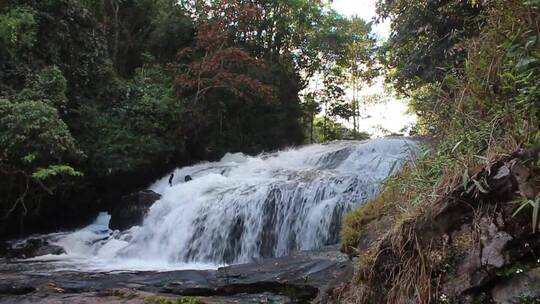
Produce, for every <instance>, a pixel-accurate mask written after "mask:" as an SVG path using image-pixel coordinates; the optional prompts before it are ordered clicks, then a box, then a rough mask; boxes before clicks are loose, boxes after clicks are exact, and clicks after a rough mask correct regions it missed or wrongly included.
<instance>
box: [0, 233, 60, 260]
mask: <svg viewBox="0 0 540 304" xmlns="http://www.w3.org/2000/svg"><path fill="white" fill-rule="evenodd" d="M64 253H66V252H65V251H64V249H63V248H62V247H60V246H57V245H53V244H50V243H49V242H48V241H47V240H45V239H42V238H31V239H27V240H25V241H22V242H15V243H11V244H6V245H4V248H2V252H1V255H2V256H3V257H5V258H8V259H28V258H33V257H37V256H42V255H47V254H53V255H59V254H64Z"/></svg>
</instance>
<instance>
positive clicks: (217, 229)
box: [53, 138, 418, 268]
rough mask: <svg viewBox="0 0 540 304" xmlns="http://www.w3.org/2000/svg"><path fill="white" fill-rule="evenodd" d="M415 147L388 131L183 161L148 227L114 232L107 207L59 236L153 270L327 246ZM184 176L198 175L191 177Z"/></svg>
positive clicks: (117, 261)
mask: <svg viewBox="0 0 540 304" xmlns="http://www.w3.org/2000/svg"><path fill="white" fill-rule="evenodd" d="M417 145H418V144H417V142H415V141H413V140H409V139H404V138H384V139H374V140H368V141H336V142H332V143H328V144H317V145H310V146H305V147H301V148H297V149H289V150H285V151H280V152H275V153H269V154H261V155H259V156H246V155H244V154H241V153H234V154H227V155H225V156H224V157H223V158H222V159H221V160H220V161H218V162H206V163H200V164H197V165H194V166H190V167H184V168H179V169H176V170H175V171H174V174H175V180H174V181H173V185H172V186H169V183H168V179H169V176H168V175H167V176H165V177H163V178H162V179H160V180H158V181H156V182H155V183H154V184H153V185H151V186H150V189H151V190H153V191H155V192H158V193H160V194H161V195H162V197H161V199H160V200H159V201H157V202H156V203H154V205H153V206H152V207H151V208H150V210H149V212H148V214H147V216H146V217H145V219H144V222H143V224H142V225H141V226H135V227H133V228H131V229H129V230H127V231H124V232H119V231H111V230H109V229H108V227H107V226H106V223H107V222H108V220H109V217H108V215H105V214H102V215H101V216H100V217H99V218H98V220H96V223H94V224H93V225H90V226H89V227H86V228H84V229H82V230H80V231H76V232H73V233H67V234H56V235H55V237H54V239H53V242H54V243H56V244H59V245H61V246H63V247H64V249H65V250H66V251H67V254H68V256H77V257H83V258H85V259H87V260H92V261H94V262H95V263H98V264H99V265H100V266H96V267H98V268H99V267H103V266H104V265H106V264H114V265H115V267H122V266H119V265H121V264H122V262H126V261H137V262H136V263H139V264H140V263H143V264H144V265H147V264H148V265H153V266H149V268H156V267H157V268H159V267H165V268H166V266H163V265H193V264H200V265H208V264H210V265H219V264H230V263H242V262H249V261H253V260H257V259H259V258H265V257H277V256H284V255H287V254H289V253H290V252H292V251H296V250H312V249H317V248H321V247H324V246H326V245H331V244H336V243H338V242H339V229H340V224H341V220H342V217H343V215H344V213H346V212H347V211H348V210H350V209H352V208H355V207H358V206H359V205H361V204H362V203H363V202H365V201H366V200H368V199H369V198H371V197H373V196H374V195H375V194H376V192H377V191H378V190H379V188H380V186H381V182H382V181H383V180H384V179H385V178H386V177H388V176H389V175H391V174H393V173H394V172H396V170H398V169H399V168H400V167H401V166H402V165H403V164H404V163H405V162H406V161H408V160H410V159H411V157H412V154H413V153H414V151H416V149H417ZM185 175H190V176H191V177H192V178H193V180H192V181H189V182H184V176H185ZM130 265H133V264H130ZM155 265H161V266H155ZM126 267H128V268H129V267H131V268H133V266H126Z"/></svg>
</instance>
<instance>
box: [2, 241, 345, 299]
mask: <svg viewBox="0 0 540 304" xmlns="http://www.w3.org/2000/svg"><path fill="white" fill-rule="evenodd" d="M351 277H352V265H351V261H350V260H349V259H348V258H347V257H346V256H345V255H343V254H341V253H339V252H338V251H337V250H336V249H335V248H329V249H326V250H323V251H319V252H299V253H296V254H293V255H291V256H287V257H282V258H273V259H265V260H263V261H260V262H257V263H250V264H242V265H233V266H228V267H222V268H219V269H218V270H178V271H169V272H122V273H103V272H101V273H82V272H73V271H61V270H59V269H51V264H50V263H48V262H43V263H39V262H25V261H18V260H12V261H9V260H3V261H2V263H0V282H1V283H0V303H2V304H4V303H6V304H7V303H130V304H137V303H148V302H151V301H153V300H154V299H156V297H163V298H162V299H174V301H176V300H177V299H185V300H186V301H188V300H190V299H191V300H193V298H192V297H198V298H199V300H200V301H199V302H200V303H310V302H314V303H324V302H326V301H327V300H328V299H330V298H332V297H335V296H336V295H335V294H334V291H335V290H340V287H341V286H342V285H343V284H344V283H345V282H348V281H349V280H350V279H351ZM145 301H146V302H145ZM193 301H195V300H193ZM174 303H176V302H174ZM179 303H183V302H179Z"/></svg>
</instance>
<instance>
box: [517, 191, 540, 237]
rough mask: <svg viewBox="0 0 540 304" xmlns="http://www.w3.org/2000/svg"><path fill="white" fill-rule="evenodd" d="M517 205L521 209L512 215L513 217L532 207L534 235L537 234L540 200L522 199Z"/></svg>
mask: <svg viewBox="0 0 540 304" xmlns="http://www.w3.org/2000/svg"><path fill="white" fill-rule="evenodd" d="M517 203H518V204H519V207H518V208H517V209H516V211H515V212H514V213H513V214H512V216H516V215H517V214H518V213H520V212H521V210H523V209H524V208H525V207H532V211H531V214H532V221H531V223H532V231H533V233H536V230H537V229H538V212H539V211H540V198H535V199H522V200H521V201H517Z"/></svg>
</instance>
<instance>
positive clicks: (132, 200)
mask: <svg viewBox="0 0 540 304" xmlns="http://www.w3.org/2000/svg"><path fill="white" fill-rule="evenodd" d="M160 198H161V195H159V194H157V193H155V192H154V191H152V190H143V191H139V192H135V193H131V194H128V195H125V196H123V197H122V199H121V201H120V204H119V205H118V206H117V207H116V208H115V209H114V210H113V211H112V212H111V221H110V222H109V228H111V229H118V230H125V229H129V228H131V227H133V226H136V225H140V224H142V222H143V219H144V217H145V215H146V213H147V212H148V209H150V206H152V204H154V203H155V202H156V201H157V200H159V199H160Z"/></svg>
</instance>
